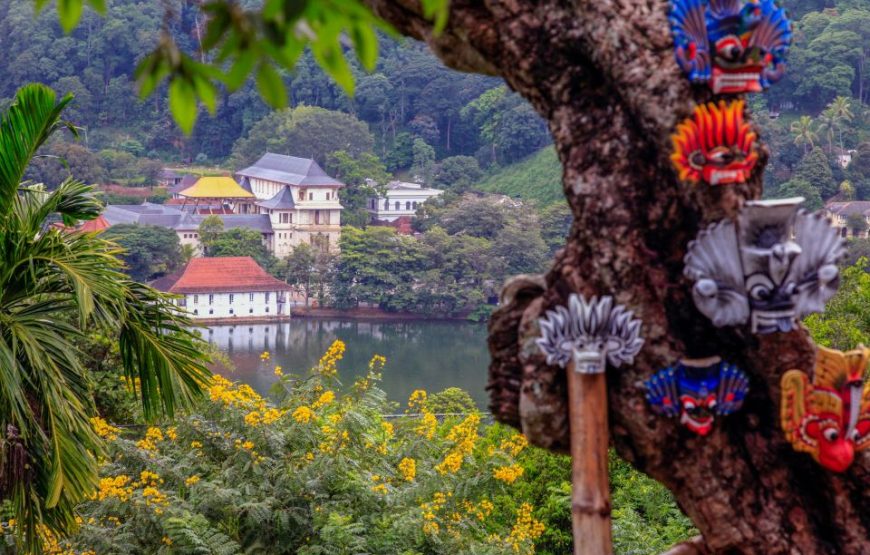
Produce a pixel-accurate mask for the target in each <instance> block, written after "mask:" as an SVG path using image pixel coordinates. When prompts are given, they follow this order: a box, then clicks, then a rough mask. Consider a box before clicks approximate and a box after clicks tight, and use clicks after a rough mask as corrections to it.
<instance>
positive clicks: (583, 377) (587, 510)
mask: <svg viewBox="0 0 870 555" xmlns="http://www.w3.org/2000/svg"><path fill="white" fill-rule="evenodd" d="M566 371H567V373H568V419H569V425H570V432H571V484H572V490H571V520H572V529H573V533H574V555H611V554H612V553H613V547H612V545H611V537H610V484H609V481H608V478H607V447H608V436H609V434H608V428H607V382H606V379H605V375H604V373H603V372H602V373H599V374H580V373H578V372H575V371H574V361H573V360H572V361H571V362H570V363H569V364H568V367H567V369H566Z"/></svg>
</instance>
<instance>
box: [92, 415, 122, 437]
mask: <svg viewBox="0 0 870 555" xmlns="http://www.w3.org/2000/svg"><path fill="white" fill-rule="evenodd" d="M91 426H93V427H94V432H96V434H97V435H98V436H100V437H101V438H103V439H108V440H109V441H114V440H116V439H118V434H119V433H121V429H120V428H116V427H114V426H112V425H111V424H109V423H108V422H106V421H105V420H103V419H102V418H100V417H99V416H94V417H93V418H91Z"/></svg>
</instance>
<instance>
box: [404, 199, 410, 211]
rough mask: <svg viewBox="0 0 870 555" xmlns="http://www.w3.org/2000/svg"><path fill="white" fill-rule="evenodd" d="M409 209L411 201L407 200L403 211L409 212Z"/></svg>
mask: <svg viewBox="0 0 870 555" xmlns="http://www.w3.org/2000/svg"><path fill="white" fill-rule="evenodd" d="M410 209H411V201H410V200H409V201H407V202H405V210H410Z"/></svg>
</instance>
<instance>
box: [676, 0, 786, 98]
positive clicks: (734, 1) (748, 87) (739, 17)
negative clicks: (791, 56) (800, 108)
mask: <svg viewBox="0 0 870 555" xmlns="http://www.w3.org/2000/svg"><path fill="white" fill-rule="evenodd" d="M669 19H670V22H671V30H672V31H673V35H674V50H675V54H676V59H677V63H678V64H679V65H680V67H681V68H682V69H683V71H685V72H686V74H687V75H688V77H689V79H690V80H691V81H692V82H695V83H705V82H706V83H708V84H709V86H710V88H711V89H712V90H713V92H714V93H715V94H740V93H747V92H759V91H762V90H763V89H765V88H767V87H768V86H769V85H770V84H771V83H773V82H776V81H778V80H779V79H780V78H781V77H782V75H783V73H784V71H785V55H786V53H787V52H788V48H789V45H790V44H791V23H790V22H789V20H788V19H787V18H786V15H785V10H783V9H782V8H780V7H779V6H778V5H777V4H776V2H775V1H774V0H672V2H671V11H670V17H669Z"/></svg>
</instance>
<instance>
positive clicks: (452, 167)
mask: <svg viewBox="0 0 870 555" xmlns="http://www.w3.org/2000/svg"><path fill="white" fill-rule="evenodd" d="M481 177H483V172H482V171H481V169H480V164H478V162H477V159H476V158H474V157H472V156H451V157H449V158H445V159H443V160H441V161H440V162H439V163H438V165H437V167H436V170H435V176H434V184H435V186H437V187H444V188H447V189H450V190H451V191H456V192H460V193H461V192H464V191H466V190H468V189H469V188H471V186H472V185H474V184H475V183H477V182H478V181H479V180H480V178H481Z"/></svg>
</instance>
